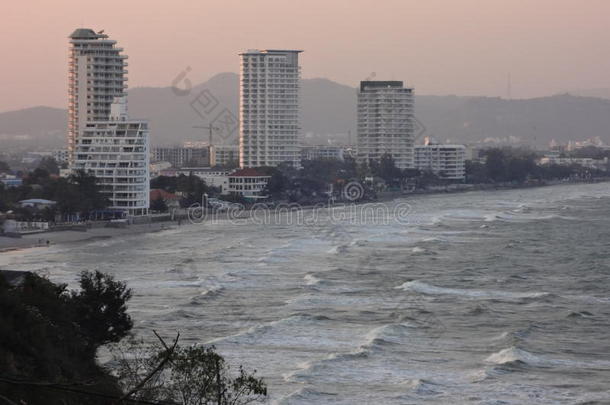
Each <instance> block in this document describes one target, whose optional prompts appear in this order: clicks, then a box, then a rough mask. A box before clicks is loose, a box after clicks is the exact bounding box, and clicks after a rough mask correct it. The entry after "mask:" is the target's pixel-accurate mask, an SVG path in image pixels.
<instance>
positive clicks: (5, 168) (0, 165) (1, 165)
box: [0, 160, 11, 173]
mask: <svg viewBox="0 0 610 405" xmlns="http://www.w3.org/2000/svg"><path fill="white" fill-rule="evenodd" d="M10 171H11V167H10V166H9V165H8V163H6V162H4V161H1V160H0V173H10Z"/></svg>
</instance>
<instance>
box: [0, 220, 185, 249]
mask: <svg viewBox="0 0 610 405" xmlns="http://www.w3.org/2000/svg"><path fill="white" fill-rule="evenodd" d="M176 226H177V224H176V223H175V222H156V223H150V224H138V225H128V226H127V227H126V228H91V229H87V231H55V232H53V231H52V232H42V233H36V234H30V235H23V236H22V237H21V238H9V237H6V236H1V235H0V253H2V252H7V251H11V250H19V249H27V248H32V247H45V246H47V241H49V243H48V245H58V244H64V243H74V242H82V241H87V240H94V239H108V238H113V237H116V236H122V235H133V234H139V233H147V232H158V231H162V230H165V229H171V228H174V227H176Z"/></svg>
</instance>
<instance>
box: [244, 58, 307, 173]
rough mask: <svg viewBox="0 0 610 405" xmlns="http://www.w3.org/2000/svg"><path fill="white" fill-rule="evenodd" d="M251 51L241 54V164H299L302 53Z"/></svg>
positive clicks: (254, 165) (250, 165) (251, 165)
mask: <svg viewBox="0 0 610 405" xmlns="http://www.w3.org/2000/svg"><path fill="white" fill-rule="evenodd" d="M300 52H302V51H296V50H248V51H246V52H243V53H241V54H240V56H241V69H240V76H241V77H240V86H239V159H240V166H241V167H257V166H277V165H278V164H280V163H282V162H289V163H290V164H292V165H295V166H297V165H298V164H299V157H300V156H299V155H300V152H299V87H300V84H299V80H300V67H299V53H300Z"/></svg>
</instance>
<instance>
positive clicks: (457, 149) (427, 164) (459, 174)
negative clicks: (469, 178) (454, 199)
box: [415, 139, 466, 180]
mask: <svg viewBox="0 0 610 405" xmlns="http://www.w3.org/2000/svg"><path fill="white" fill-rule="evenodd" d="M465 157H466V147H465V146H464V145H443V144H437V143H432V142H431V141H430V140H429V139H427V140H426V143H425V144H424V145H417V146H415V168H416V169H419V170H422V171H430V172H432V173H434V174H436V175H437V176H439V177H441V178H443V179H447V180H464V179H465V178H466V165H465Z"/></svg>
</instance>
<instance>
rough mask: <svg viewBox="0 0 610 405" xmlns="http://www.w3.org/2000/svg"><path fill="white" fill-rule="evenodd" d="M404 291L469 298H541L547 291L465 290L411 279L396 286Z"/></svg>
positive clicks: (546, 294)
mask: <svg viewBox="0 0 610 405" xmlns="http://www.w3.org/2000/svg"><path fill="white" fill-rule="evenodd" d="M396 288H397V289H402V290H405V291H415V292H418V293H422V294H428V295H461V296H464V297H471V298H484V299H493V298H504V299H522V298H541V297H545V296H548V295H549V293H545V292H509V291H496V290H466V289H458V288H445V287H437V286H434V285H431V284H426V283H424V282H421V281H418V280H413V281H407V282H405V283H403V284H401V285H399V286H398V287H396Z"/></svg>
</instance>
